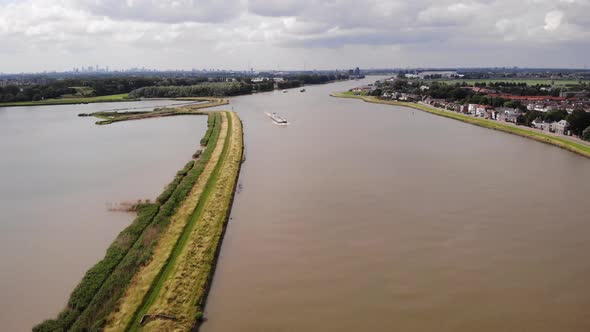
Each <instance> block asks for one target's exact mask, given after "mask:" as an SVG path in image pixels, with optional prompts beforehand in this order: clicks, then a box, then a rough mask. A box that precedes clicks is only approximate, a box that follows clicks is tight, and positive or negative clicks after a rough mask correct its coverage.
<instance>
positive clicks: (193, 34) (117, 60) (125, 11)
mask: <svg viewBox="0 0 590 332" xmlns="http://www.w3.org/2000/svg"><path fill="white" fill-rule="evenodd" d="M588 12H590V0H523V1H518V2H517V1H513V0H461V1H456V0H414V1H405V0H298V1H295V0H283V1H279V0H276V1H263V0H225V1H219V0H23V1H13V0H0V43H2V45H3V49H2V52H0V72H11V71H18V70H28V69H48V68H53V67H57V68H59V69H64V68H70V67H71V66H73V65H81V64H84V63H83V61H91V63H103V62H104V61H109V62H111V63H105V65H106V64H110V65H111V67H114V66H116V65H117V64H120V66H127V65H128V64H133V65H134V66H136V65H142V66H143V65H146V66H158V67H162V68H171V67H176V68H179V67H184V68H191V67H207V68H210V67H224V68H232V67H233V68H245V67H246V66H247V63H248V62H255V63H257V65H258V66H262V67H264V66H266V67H267V68H274V67H275V66H276V64H277V63H283V64H284V66H285V67H288V66H295V65H296V64H298V63H300V59H301V57H302V56H303V55H305V57H306V58H307V59H308V62H309V63H311V62H313V61H315V62H316V63H318V64H326V65H336V64H338V65H340V66H343V67H346V66H350V65H355V66H356V65H363V64H364V65H365V66H375V67H376V66H387V65H395V64H397V63H399V61H404V65H407V66H412V65H415V66H437V65H442V64H445V65H454V66H461V65H471V64H476V63H477V64H479V65H485V64H486V63H484V62H480V59H489V58H488V54H490V53H491V52H497V53H499V54H501V53H502V52H513V51H515V50H517V49H518V50H519V51H526V50H527V49H530V50H532V49H534V50H540V49H541V50H546V51H547V52H540V53H539V54H537V55H536V59H535V60H537V61H543V59H544V56H546V55H544V54H546V53H551V54H561V55H562V57H563V58H566V57H568V58H571V57H572V56H573V57H574V58H576V59H578V60H576V61H577V63H578V64H579V65H584V61H585V58H584V55H583V54H582V53H580V54H579V55H578V53H575V54H573V55H572V52H573V51H572V50H573V49H575V50H576V52H580V51H586V52H587V51H588V50H589V49H590V45H588V44H589V43H588V42H587V40H590V15H587V13H588ZM428 49H430V50H431V52H430V53H432V55H431V56H430V57H429V56H427V55H425V54H423V53H417V52H426V53H429V52H428V51H425V50H428ZM343 50H347V52H344V51H343ZM388 50H389V51H390V52H391V50H396V51H395V52H394V55H395V57H399V59H397V58H392V57H391V56H387V53H386V52H387V51H388ZM484 50H485V51H484ZM40 51H42V52H43V53H40ZM549 51H550V52H549ZM412 52H416V53H412ZM39 54H43V55H44V57H43V59H51V62H47V61H39V58H40V57H39ZM443 54H448V55H447V56H446V58H443V57H442V55H443ZM324 57H334V59H332V58H324ZM556 58H558V57H557V56H556ZM81 59H82V60H81ZM492 59H493V58H492ZM512 59H513V60H514V59H516V58H514V57H513V58H512ZM509 60H510V59H507V61H509ZM482 61H483V60H482ZM486 61H488V60H486ZM523 61H526V59H524V60H523ZM552 61H554V60H552V59H549V58H547V65H558V63H554V62H552ZM574 62H575V61H574ZM513 64H514V65H521V66H522V65H526V63H513ZM490 65H492V64H491V63H490ZM506 65H511V63H506ZM318 67H319V66H318Z"/></svg>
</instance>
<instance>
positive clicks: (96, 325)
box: [34, 121, 217, 331]
mask: <svg viewBox="0 0 590 332" xmlns="http://www.w3.org/2000/svg"><path fill="white" fill-rule="evenodd" d="M215 123H217V122H216V121H214V122H213V124H215ZM214 132H215V131H214ZM215 140H216V137H212V139H211V140H210V141H211V142H215ZM212 149H213V148H210V147H209V146H208V147H207V148H206V149H205V151H204V152H203V154H202V155H201V157H200V158H199V160H197V161H196V162H195V161H190V162H189V163H188V164H187V165H186V166H185V167H184V168H183V169H182V170H180V171H179V172H178V173H177V175H176V177H175V178H174V180H173V181H172V182H171V183H170V184H169V185H168V186H167V187H166V188H165V190H164V192H163V193H162V194H161V195H160V196H159V197H158V199H157V200H156V203H154V204H148V205H146V206H141V207H140V210H139V215H138V217H137V218H136V219H135V220H134V222H133V223H132V224H131V225H130V226H129V227H128V228H126V229H125V230H124V231H123V232H121V234H120V235H119V236H118V237H117V239H116V240H115V242H114V243H113V244H112V245H111V247H109V249H108V250H107V254H106V255H105V258H104V259H103V260H102V261H100V262H99V263H98V264H96V265H95V266H94V267H93V268H91V269H90V270H89V271H88V272H87V274H86V275H85V277H84V278H83V280H82V281H81V282H80V284H79V285H78V286H77V287H76V289H75V290H74V292H73V293H72V295H71V297H70V300H69V301H68V305H67V307H66V308H65V309H64V310H63V311H62V313H60V314H59V316H58V317H57V319H54V320H47V321H45V322H43V323H41V324H39V325H37V326H36V327H35V328H34V331H61V330H63V331H66V330H72V331H87V330H99V329H101V328H102V327H103V326H104V324H105V323H106V317H107V315H108V314H109V313H110V312H111V311H112V310H113V309H114V308H115V307H116V304H117V302H118V300H119V298H120V297H121V295H122V294H123V292H124V291H125V289H126V288H127V286H128V285H129V282H130V280H131V278H132V277H133V275H134V274H135V273H136V272H137V271H138V270H139V268H140V267H141V266H143V265H144V264H146V262H148V261H149V259H150V258H151V255H152V252H153V249H154V247H155V245H156V243H157V241H158V239H159V236H160V234H161V233H162V230H163V229H165V228H166V227H167V225H168V223H169V220H170V218H171V216H172V215H173V214H174V213H175V212H176V210H177V209H178V207H179V206H180V205H181V203H182V202H183V201H184V199H185V198H186V197H187V195H188V193H189V192H190V191H191V189H192V188H193V186H194V184H195V183H196V181H197V179H198V178H199V175H200V174H201V172H202V171H203V169H204V165H205V164H206V163H207V161H208V157H209V156H210V155H211V150H212Z"/></svg>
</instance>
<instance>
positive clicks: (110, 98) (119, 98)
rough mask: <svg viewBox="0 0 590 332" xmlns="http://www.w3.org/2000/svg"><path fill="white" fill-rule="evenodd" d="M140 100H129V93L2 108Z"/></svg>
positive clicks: (28, 103) (28, 102)
mask: <svg viewBox="0 0 590 332" xmlns="http://www.w3.org/2000/svg"><path fill="white" fill-rule="evenodd" d="M136 100H138V99H132V98H129V96H128V94H127V93H122V94H118V95H109V96H98V97H80V98H75V97H74V98H55V99H45V100H38V101H19V102H13V103H0V107H15V106H43V105H69V104H85V103H111V102H118V101H136Z"/></svg>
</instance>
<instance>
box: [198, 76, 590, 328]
mask: <svg viewBox="0 0 590 332" xmlns="http://www.w3.org/2000/svg"><path fill="white" fill-rule="evenodd" d="M375 79H376V78H368V79H366V80H364V81H361V82H355V81H351V82H342V83H336V84H329V85H322V86H309V87H306V89H307V91H306V92H304V93H300V92H299V90H298V89H296V90H289V92H288V93H281V92H279V91H277V92H273V93H265V94H259V95H254V96H244V97H238V98H233V99H232V100H231V102H232V105H233V107H234V110H235V111H237V112H238V113H239V114H240V117H241V118H242V119H243V122H244V126H245V142H246V158H247V160H246V163H245V164H244V165H243V168H242V173H241V176H240V184H241V187H242V189H241V192H239V194H238V195H237V196H236V200H235V202H234V206H233V211H232V220H231V221H230V223H229V226H228V229H227V233H226V236H225V239H224V242H223V246H222V250H221V256H220V260H219V263H218V266H217V271H216V273H215V276H214V279H213V285H212V289H211V292H210V294H209V299H208V303H207V306H206V312H205V317H206V318H207V322H206V323H205V324H204V325H203V327H202V331H203V332H226V331H242V332H243V331H248V332H250V331H251V332H259V331H339V332H341V331H355V332H357V331H404V332H408V331H426V332H430V331H453V332H456V331H465V332H474V331H478V332H483V331H490V332H492V331H493V332H497V331H535V332H539V331H547V332H555V331H568V332H574V331H580V332H582V331H585V332H587V331H590V314H589V313H590V283H589V280H590V259H588V253H590V204H588V198H590V160H589V159H586V158H584V157H580V156H577V155H575V154H573V153H571V152H568V151H565V150H561V149H559V148H556V147H553V146H550V145H545V144H542V143H539V142H535V141H532V140H528V139H525V138H521V137H518V136H514V135H510V134H506V133H501V132H496V131H493V130H489V129H484V128H480V127H476V126H473V125H470V124H466V123H462V122H458V121H455V120H450V119H446V118H442V117H438V116H435V115H431V114H427V113H423V112H420V111H417V110H413V109H409V108H403V107H393V106H387V105H376V104H368V103H364V102H362V101H358V100H346V99H337V98H332V97H329V96H328V95H329V93H330V92H333V91H343V90H346V89H349V88H351V87H354V86H358V85H361V84H367V83H370V82H373V81H374V80H375ZM273 111H276V112H279V113H280V114H281V115H284V116H285V117H287V118H288V120H289V121H290V122H291V123H292V124H291V125H290V126H288V127H278V126H275V125H273V124H272V123H271V122H270V120H269V119H268V118H267V117H265V115H264V112H273Z"/></svg>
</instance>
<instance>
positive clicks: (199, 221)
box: [116, 113, 243, 331]
mask: <svg viewBox="0 0 590 332" xmlns="http://www.w3.org/2000/svg"><path fill="white" fill-rule="evenodd" d="M242 153H243V132H242V125H241V122H240V120H239V118H238V117H237V115H236V114H235V113H228V116H227V133H226V137H225V144H224V147H223V150H222V151H221V154H220V159H219V162H218V163H217V165H216V167H215V169H214V170H213V172H212V174H211V177H210V178H209V179H208V180H207V183H206V185H205V186H204V188H203V191H202V192H201V197H200V199H199V202H198V205H197V207H196V209H195V210H194V211H193V213H192V214H191V215H190V216H188V220H187V223H186V225H185V227H184V230H183V232H182V234H181V236H180V238H179V239H178V241H177V242H176V243H175V245H174V247H173V248H172V251H171V254H170V257H169V259H168V260H167V261H166V262H165V265H164V266H163V267H162V269H161V270H160V273H159V274H158V276H157V277H156V278H155V280H154V281H153V283H152V285H151V287H150V290H149V292H148V294H147V295H146V296H145V297H144V299H143V301H142V303H141V305H140V306H139V307H138V310H137V311H136V312H135V313H134V315H133V317H132V320H131V322H130V324H129V325H128V326H127V328H126V330H128V331H138V330H145V331H172V330H175V331H189V330H192V329H193V328H195V327H196V326H198V324H199V323H200V321H201V318H202V310H203V306H204V302H205V298H206V295H207V292H208V289H209V283H210V280H211V277H212V274H213V270H214V267H215V263H216V259H217V255H218V252H219V248H220V244H221V240H222V237H223V234H224V231H225V226H226V224H227V220H228V216H229V209H230V207H231V202H232V200H233V195H234V191H235V186H236V180H237V176H238V173H239V169H240V165H241V161H242ZM163 317H164V318H163ZM116 330H120V329H116Z"/></svg>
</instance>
